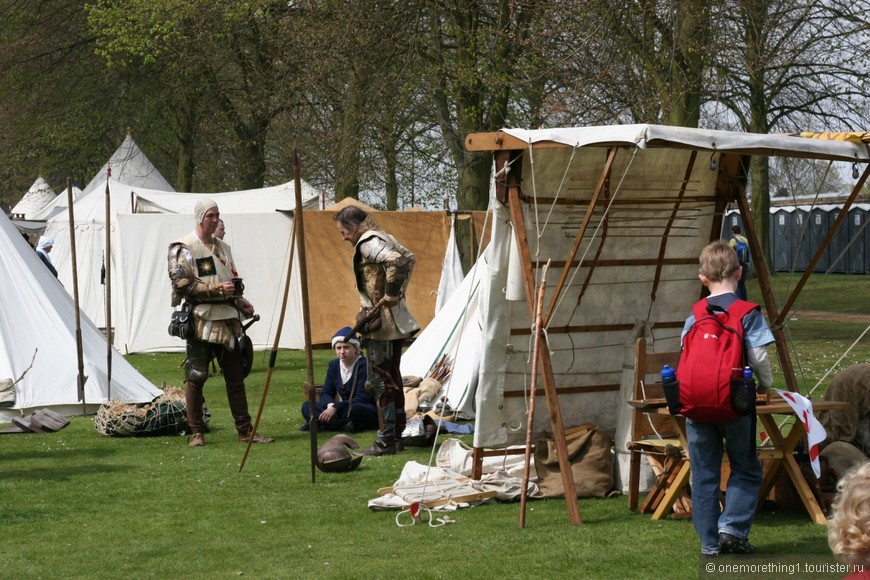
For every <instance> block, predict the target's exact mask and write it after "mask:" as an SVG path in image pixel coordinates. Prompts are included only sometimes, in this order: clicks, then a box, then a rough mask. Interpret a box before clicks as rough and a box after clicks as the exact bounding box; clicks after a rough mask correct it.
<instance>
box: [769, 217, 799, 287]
mask: <svg viewBox="0 0 870 580" xmlns="http://www.w3.org/2000/svg"><path fill="white" fill-rule="evenodd" d="M770 212H771V215H770V230H769V231H770V255H771V259H770V262H771V267H772V268H773V269H774V271H776V272H788V271H789V270H791V262H792V249H793V247H794V244H793V242H792V239H793V237H792V219H793V218H792V213H794V208H790V207H772V208H770Z"/></svg>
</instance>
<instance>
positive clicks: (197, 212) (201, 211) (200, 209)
mask: <svg viewBox="0 0 870 580" xmlns="http://www.w3.org/2000/svg"><path fill="white" fill-rule="evenodd" d="M213 207H217V203H216V202H215V200H213V199H211V198H208V197H205V198H203V199H201V200H199V201H198V202H196V205H195V206H193V217H194V218H195V219H196V223H198V224H201V223H202V220H204V219H205V212H207V211H208V210H210V209H212V208H213Z"/></svg>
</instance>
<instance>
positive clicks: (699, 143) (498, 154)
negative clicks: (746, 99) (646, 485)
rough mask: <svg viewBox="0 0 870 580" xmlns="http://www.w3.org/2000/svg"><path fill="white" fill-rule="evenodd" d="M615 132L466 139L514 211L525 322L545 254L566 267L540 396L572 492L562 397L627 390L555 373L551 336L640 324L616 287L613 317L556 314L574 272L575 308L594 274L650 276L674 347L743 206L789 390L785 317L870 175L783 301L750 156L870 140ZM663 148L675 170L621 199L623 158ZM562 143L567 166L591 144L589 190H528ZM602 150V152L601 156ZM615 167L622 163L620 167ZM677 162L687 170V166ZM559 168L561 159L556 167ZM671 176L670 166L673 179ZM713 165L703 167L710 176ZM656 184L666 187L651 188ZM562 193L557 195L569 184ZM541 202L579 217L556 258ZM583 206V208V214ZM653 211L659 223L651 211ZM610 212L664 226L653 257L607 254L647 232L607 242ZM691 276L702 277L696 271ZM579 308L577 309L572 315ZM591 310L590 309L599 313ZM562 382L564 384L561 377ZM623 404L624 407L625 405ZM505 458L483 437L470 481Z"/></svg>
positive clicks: (833, 150)
mask: <svg viewBox="0 0 870 580" xmlns="http://www.w3.org/2000/svg"><path fill="white" fill-rule="evenodd" d="M608 129H609V128H607V127H601V128H594V127H590V128H580V129H575V130H566V131H575V132H579V134H580V138H579V139H578V140H577V142H575V143H574V144H573V145H572V144H570V143H568V139H567V138H565V139H562V138H560V137H554V136H553V135H556V134H557V133H558V132H559V130H552V131H544V130H542V131H539V132H534V131H523V130H505V131H499V132H495V133H477V134H471V135H469V136H468V137H467V138H466V149H467V150H468V151H472V152H490V153H492V155H493V158H494V164H495V165H494V169H495V172H496V178H495V197H496V200H497V203H499V204H501V205H502V206H503V207H504V208H506V209H507V212H508V213H509V216H510V229H511V230H512V232H513V236H514V239H513V243H514V244H515V246H516V249H517V253H518V256H519V265H520V270H521V273H522V285H523V288H524V290H525V297H526V302H527V305H528V318H529V320H532V319H533V308H534V301H535V294H536V292H535V288H536V286H537V283H538V280H537V274H538V272H539V271H540V269H541V268H542V267H543V266H544V263H545V262H546V261H547V260H549V261H550V268H551V270H553V271H558V272H559V276H558V281H556V282H555V283H554V284H552V285H549V286H548V290H549V301H548V302H547V303H546V304H547V306H546V307H545V308H544V311H543V317H542V320H543V325H544V327H545V328H547V329H548V332H547V333H546V334H545V335H544V337H543V338H542V340H543V341H544V342H545V344H546V348H542V349H541V353H540V360H539V361H538V362H539V369H540V374H541V378H542V379H543V380H542V382H543V386H544V388H543V396H544V398H545V400H546V403H547V407H546V408H547V413H548V419H549V428H550V429H551V431H552V434H553V437H554V440H555V443H556V446H557V449H558V451H559V453H560V468H561V472H562V478H563V484H564V488H565V489H573V483H574V482H573V478H572V474H571V469H570V468H569V465H568V464H567V459H565V458H566V456H567V447H566V442H565V424H564V418H563V407H562V404H561V399H563V398H564V397H565V396H566V395H586V394H595V393H598V394H606V395H608V396H609V397H610V399H608V400H610V401H613V399H614V398H615V397H618V395H616V394H615V393H618V391H619V390H620V385H619V384H616V381H612V382H607V381H600V380H599V381H598V382H595V381H593V382H592V383H591V384H583V385H581V384H564V383H570V382H571V381H572V377H571V375H569V374H567V373H566V372H565V371H564V369H561V368H560V369H559V371H558V372H557V371H556V369H554V364H553V360H552V356H553V355H552V353H553V352H560V351H562V350H565V349H560V348H559V347H554V346H553V344H552V342H551V341H552V340H554V338H555V337H557V336H560V335H561V336H564V337H568V339H570V340H571V341H572V344H573V341H574V340H575V339H576V338H577V337H582V336H584V335H585V336H587V337H588V336H594V335H595V333H602V336H609V337H613V336H618V335H619V334H620V333H622V334H629V333H630V332H631V331H632V328H633V326H634V324H633V322H634V321H632V320H630V319H627V317H622V318H620V317H619V314H620V311H619V306H620V305H621V304H620V300H619V298H620V296H621V295H619V294H613V295H612V296H611V298H615V300H613V301H612V304H614V306H613V310H614V311H615V312H616V315H615V316H613V317H612V319H611V320H608V321H604V322H602V321H594V322H593V321H590V322H588V323H586V320H585V319H582V320H581V319H580V318H581V317H576V316H574V315H573V314H572V316H570V317H568V319H563V320H557V319H556V318H555V309H556V305H557V303H559V301H560V300H562V299H563V297H564V296H565V294H566V290H567V288H568V286H569V278H571V279H573V278H574V276H575V275H576V274H577V273H580V275H581V277H582V278H583V286H582V287H581V288H580V290H579V291H575V292H576V294H575V295H573V296H571V298H572V299H573V298H575V296H576V303H577V305H578V307H579V306H580V305H581V304H582V301H583V300H584V299H585V298H587V296H589V295H591V292H590V293H588V294H587V290H589V288H590V287H591V285H594V279H595V277H596V276H597V275H598V273H599V272H617V271H622V270H625V269H630V270H632V271H638V272H640V271H642V272H644V273H645V275H644V276H640V275H639V276H637V279H638V280H642V284H638V285H642V286H643V287H644V288H643V291H647V290H648V291H649V296H648V305H649V309H648V311H647V316H646V322H647V323H649V324H650V326H652V327H653V328H655V329H656V331H659V332H661V331H663V330H664V331H666V332H667V333H668V334H669V336H668V337H667V340H668V341H669V342H668V344H669V345H670V346H671V348H670V349H667V348H666V350H675V349H676V348H678V344H679V343H678V342H676V343H674V341H673V339H674V337H676V339H677V341H678V338H679V330H680V329H681V328H682V325H683V323H684V320H685V315H686V313H687V312H688V310H689V306H690V305H691V303H692V302H693V301H694V300H697V299H698V298H700V297H701V295H702V293H703V287H702V286H701V285H700V284H699V283H698V281H697V279H696V274H697V270H696V268H697V257H698V253H699V252H700V249H701V248H702V247H703V246H704V245H705V244H706V243H708V242H710V241H713V240H716V239H719V237H720V233H721V230H722V223H723V221H722V220H723V216H724V212H725V210H726V209H727V207H728V205H729V204H731V203H736V204H737V207H738V209H739V211H740V214H741V216H742V218H743V224H744V226H745V234H746V237H747V238H748V240H749V245H750V250H751V252H752V256H753V263H754V264H755V265H756V272H757V277H758V280H759V285H760V287H761V293H762V296H761V300H760V302H762V304H763V308H764V311H765V312H766V315H767V317H768V319H769V320H770V322H771V328H772V331H773V333H774V336H775V338H776V350H777V355H778V358H779V361H780V365H781V368H782V370H783V373H784V375H785V380H786V384H787V385H788V388H789V389H790V390H796V389H797V381H796V377H795V374H794V369H793V366H792V362H791V358H790V354H789V352H788V348H787V344H786V340H785V338H786V337H785V333H784V324H785V322H786V320H787V317H788V314H789V311H790V309H791V308H792V306H793V305H794V302H795V300H796V298H797V296H798V294H799V292H800V290H801V288H802V287H803V285H804V284H805V282H806V280H807V278H808V277H809V275H810V274H811V272H812V270H813V267H814V266H815V264H816V263H817V262H818V261H819V259H820V258H821V256H822V254H823V252H824V250H825V248H826V247H827V245H828V244H829V243H830V240H831V239H832V237H833V235H834V232H835V231H836V228H837V227H839V225H840V223H842V221H843V220H845V218H846V216H847V214H848V209H849V206H850V205H851V204H852V203H853V201H854V200H855V198H856V197H857V195H858V193H859V192H860V190H861V188H862V186H863V185H864V183H865V181H866V179H867V178H868V175H870V167H865V169H864V171H863V173H862V175H861V177H860V179H859V180H858V181H857V183H856V184H855V186H854V188H853V191H852V193H851V195H850V196H849V198H848V200H847V201H846V203H845V204H844V207H843V210H842V211H841V212H840V214H839V216H838V218H837V221H836V222H835V224H834V225H833V226H832V228H831V231H830V232H829V235H828V236H827V237H826V239H825V240H824V242H823V244H822V246H820V247H819V248H817V250H816V254H815V256H814V258H813V259H812V260H811V263H810V265H809V266H808V268H807V271H806V272H805V274H804V276H803V277H802V278H801V280H800V282H799V283H798V284H797V285H796V286H795V289H794V290H793V291H792V293H791V294H790V295H789V296H788V298H787V299H786V301H785V304H784V305H783V306H782V307H778V305H777V303H776V300H775V297H774V294H773V290H772V284H771V281H770V271H769V269H768V267H767V264H766V263H765V260H764V259H763V256H762V252H761V245H760V242H759V234H758V232H756V230H755V227H754V223H753V220H752V216H751V212H750V208H749V202H748V200H747V196H746V182H747V175H748V168H749V163H750V161H751V157H752V156H753V155H782V156H793V157H804V158H813V159H827V160H832V161H849V162H862V163H866V162H867V161H868V158H870V152H868V148H867V146H866V144H865V143H863V142H862V143H861V144H855V143H854V140H853V141H852V142H851V143H848V144H847V143H843V142H840V143H836V144H835V143H834V142H832V141H831V142H828V143H821V142H819V141H816V142H814V143H809V141H810V140H809V139H803V138H802V137H798V136H781V135H780V136H760V135H749V134H736V133H728V132H716V131H704V130H695V129H677V128H660V127H655V126H636V127H635V126H623V127H620V128H619V129H620V131H619V132H618V134H617V135H616V136H615V137H613V138H612V139H611V138H610V137H608ZM635 129H636V130H637V133H636V134H635V135H642V136H643V139H644V142H643V143H642V144H641V143H639V141H640V139H641V138H640V137H635V141H634V142H632V141H631V139H626V138H625V135H626V134H628V133H630V132H631V131H633V130H635ZM669 130H672V132H673V135H674V138H673V139H671V138H670V137H669V135H670V134H671V133H669ZM596 131H597V133H596ZM518 135H519V136H518ZM662 135H664V137H663V136H662ZM574 137H575V135H574V134H573V133H572V134H571V135H570V138H574ZM584 139H585V142H584ZM792 145H794V147H792ZM844 145H845V146H844ZM659 148H661V149H671V150H674V151H675V152H676V153H674V155H676V157H675V159H677V161H676V162H674V163H671V164H670V165H668V166H667V167H662V169H661V171H662V177H661V178H659V179H658V181H656V176H655V175H654V172H655V169H654V168H653V169H649V168H647V170H646V173H645V179H646V182H645V184H644V185H643V186H638V189H637V190H636V191H634V192H632V194H630V195H628V196H627V198H622V199H617V196H616V193H615V192H617V191H620V188H621V187H623V183H622V181H621V179H622V178H623V176H624V175H627V174H628V173H629V169H630V168H631V160H632V159H633V157H631V159H627V158H628V157H630V156H632V155H636V154H637V152H638V151H639V150H642V151H643V153H642V154H646V152H647V151H651V150H653V149H659ZM554 149H562V150H563V151H567V152H570V155H571V157H570V161H569V163H573V162H574V157H573V155H574V153H576V152H577V151H581V150H582V151H587V152H588V151H589V149H594V154H589V153H587V154H586V155H587V157H589V158H590V159H592V162H588V163H587V167H594V168H595V169H594V170H593V171H597V173H595V174H594V175H591V176H590V175H589V173H588V172H587V173H586V174H585V175H584V177H585V182H584V183H586V184H588V185H587V186H586V189H585V190H584V191H583V193H582V195H581V196H579V197H577V196H575V197H570V196H564V197H562V196H558V195H556V196H546V197H545V196H541V195H539V193H538V192H537V191H530V189H533V188H534V187H535V184H534V181H533V179H531V178H533V177H534V176H528V177H529V178H530V179H529V180H528V181H526V182H525V183H524V178H526V177H527V176H524V175H523V172H524V171H527V170H528V169H524V167H525V168H528V167H532V168H533V169H532V171H536V169H534V167H536V166H535V165H532V164H531V163H532V161H530V159H532V158H533V156H534V155H536V154H541V155H543V154H545V152H547V151H548V150H554ZM595 155H597V156H598V158H597V159H596V158H595ZM567 156H568V153H564V154H563V158H567ZM619 163H621V164H622V165H620V166H619V168H618V169H617V165H619ZM680 164H681V166H682V170H680V169H679V167H680ZM553 165H555V163H553V164H552V165H550V166H548V167H549V168H550V169H552V166H553ZM667 171H670V172H671V173H670V174H667V173H666V172H667ZM680 171H682V175H679V176H678V177H674V174H675V173H679V172H680ZM705 171H706V172H707V173H704V172H705ZM620 172H624V173H620ZM711 172H712V173H711ZM566 174H567V171H566ZM699 176H700V177H699ZM649 184H652V185H649ZM659 188H660V190H661V191H660V192H657V191H654V190H656V189H659ZM559 189H560V190H561V185H560V187H559ZM629 189H630V186H629ZM536 206H544V207H547V206H549V207H550V208H554V207H555V208H562V209H567V210H569V211H573V212H575V215H574V221H573V222H571V223H568V224H566V225H565V228H564V229H565V233H564V237H565V239H566V240H570V244H566V245H565V247H564V248H562V249H561V250H558V251H559V252H561V255H553V254H555V253H556V252H553V254H551V255H546V256H540V255H537V254H535V255H533V252H532V251H531V249H530V248H531V244H530V239H529V232H530V231H532V230H531V228H530V225H529V223H528V217H527V216H528V215H529V214H531V213H532V212H533V210H535V209H536ZM612 208H616V209H615V211H622V212H624V214H625V216H626V217H617V218H616V219H614V218H608V217H607V216H608V213H607V212H608V211H611V209H612ZM577 212H579V215H576V213H577ZM689 213H693V215H695V216H702V218H703V219H697V220H696V221H697V224H701V226H696V227H695V228H694V230H693V231H691V232H689V230H692V227H691V226H687V225H686V222H687V217H686V216H687V214H689ZM653 214H655V218H654V219H653V218H652V217H645V216H651V215H653ZM611 215H613V214H611ZM602 216H603V217H602ZM637 216H640V217H637ZM608 219H610V220H611V222H610V227H612V228H613V229H614V230H615V229H616V228H620V227H621V228H624V229H626V228H630V227H633V226H632V225H630V221H631V219H635V220H636V221H638V222H643V223H645V224H646V225H647V226H649V224H650V223H655V224H656V225H655V230H656V233H655V234H647V235H646V238H647V239H649V240H651V241H650V243H649V246H650V248H651V249H652V250H656V251H652V253H649V252H647V253H646V254H645V255H644V256H643V257H639V258H638V257H632V256H625V257H623V256H616V255H613V254H612V253H611V254H610V255H608V248H609V246H608V244H609V243H610V241H611V239H616V238H620V237H621V238H623V242H622V243H623V244H625V243H626V242H625V241H624V238H628V237H631V236H632V235H634V236H636V237H641V235H638V234H630V233H629V234H626V233H625V232H624V231H623V232H622V233H621V234H616V235H611V237H610V238H608V235H610V234H609V233H608V230H607V228H608V223H607V220H608ZM644 220H645V221H644ZM596 221H597V222H599V224H600V223H604V230H605V231H604V233H602V234H600V237H599V238H598V239H597V241H596V239H595V236H596V235H598V234H596V233H593V228H594V227H598V228H600V227H601V226H600V225H599V226H595V225H594V224H595V222H596ZM613 224H616V225H615V226H614V225H613ZM705 226H708V227H705ZM569 230H570V231H569ZM687 232H689V233H687ZM584 247H585V249H586V253H585V254H580V250H581V248H584ZM617 247H619V246H617ZM622 247H625V245H623V246H622ZM650 248H647V249H648V250H649V249H650ZM590 253H591V254H592V257H591V258H586V257H585V256H586V255H588V254H590ZM581 270H582V272H581ZM692 271H694V274H691V273H692ZM675 272H677V274H675ZM690 274H691V275H690ZM545 282H546V281H545ZM634 291H637V290H636V289H635V290H634ZM671 294H673V296H672V300H671V303H670V304H667V303H665V304H664V306H662V307H661V308H659V309H658V311H656V309H657V305H658V304H659V303H660V302H661V301H662V299H663V298H665V300H667V296H668V295H671ZM600 300H601V299H600V298H599V303H598V310H601V306H600ZM674 302H676V303H678V304H680V306H679V309H676V308H675V307H674ZM577 309H578V308H577V307H575V312H576V311H577ZM592 312H593V313H594V312H596V310H593V311H592ZM593 318H594V316H593ZM554 325H555V326H554ZM510 333H511V335H512V336H522V335H528V334H530V332H529V330H528V328H527V327H521V326H514V325H512V326H511V329H510ZM675 346H676V348H675ZM572 348H573V347H572ZM575 350H576V349H575ZM590 360H591V359H590ZM612 366H613V365H611V367H612ZM608 371H609V372H610V374H609V375H608V374H607V372H608ZM613 375H614V372H613V370H612V368H607V369H604V370H603V371H602V373H601V376H605V377H606V376H613ZM557 376H558V378H557ZM560 381H561V382H562V383H563V384H559V383H560ZM521 394H522V393H520V394H517V393H515V392H510V391H509V390H507V389H505V392H504V394H503V400H504V401H507V400H509V399H510V398H512V397H519V396H521ZM617 401H618V399H617ZM621 404H622V405H623V406H624V405H625V403H624V401H623V402H622V403H621ZM478 412H479V413H480V412H482V409H479V410H478ZM482 437H483V436H481V438H482ZM503 453H504V451H503V450H502V451H493V450H491V449H489V448H487V446H485V445H478V440H477V436H476V439H475V446H474V458H475V472H474V473H473V477H479V475H480V467H479V466H480V462H481V461H482V459H483V457H485V456H489V455H496V454H503ZM568 495H570V494H568ZM566 502H567V506H568V513H569V518H570V521H571V522H572V523H579V522H580V521H581V518H580V510H579V505H578V502H577V501H576V498H571V497H568V496H567V495H566Z"/></svg>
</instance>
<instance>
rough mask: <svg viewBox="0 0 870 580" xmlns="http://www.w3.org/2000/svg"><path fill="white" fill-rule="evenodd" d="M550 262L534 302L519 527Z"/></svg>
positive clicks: (523, 519)
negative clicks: (530, 376)
mask: <svg viewBox="0 0 870 580" xmlns="http://www.w3.org/2000/svg"><path fill="white" fill-rule="evenodd" d="M549 268H550V262H549V261H548V262H547V264H546V265H545V266H544V270H543V273H542V274H541V285H540V286H539V287H538V294H537V296H538V298H537V300H535V326H534V333H535V336H534V338H533V342H532V378H531V383H530V385H529V417H528V419H527V421H526V455H525V463H524V464H523V487H522V489H521V490H520V527H521V528H525V527H526V502H527V501H528V495H529V472H530V471H531V463H532V428H533V427H534V426H535V399H536V398H537V396H538V393H537V391H538V357H539V356H540V353H539V352H538V351H539V349H540V347H541V323H542V320H541V318H542V317H541V311H542V310H543V308H544V304H543V303H544V290H546V289H547V270H548V269H549Z"/></svg>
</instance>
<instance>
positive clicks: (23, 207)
mask: <svg viewBox="0 0 870 580" xmlns="http://www.w3.org/2000/svg"><path fill="white" fill-rule="evenodd" d="M56 197H57V194H56V193H55V192H54V190H52V189H51V186H50V185H48V182H47V181H45V179H44V178H43V177H42V176H41V175H40V176H39V177H37V178H36V181H34V182H33V185H31V186H30V189H28V190H27V193H25V194H24V195H23V196H22V197H21V200H19V202H18V203H16V204H15V207H13V208H12V211H10V212H9V213H10V214H11V215H12V217H13V219H22V220H33V219H39V218H36V217H34V216H36V215H37V214H38V213H39V211H40V210H41V209H42V208H44V207H45V206H46V205H48V204H49V203H51V202H52V201H54V199H55V198H56Z"/></svg>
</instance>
